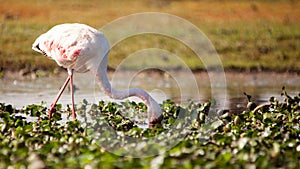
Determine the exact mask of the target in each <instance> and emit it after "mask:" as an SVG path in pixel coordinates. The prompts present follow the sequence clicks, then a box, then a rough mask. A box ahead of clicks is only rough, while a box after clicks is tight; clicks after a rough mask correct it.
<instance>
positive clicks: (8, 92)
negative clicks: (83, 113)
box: [0, 72, 300, 111]
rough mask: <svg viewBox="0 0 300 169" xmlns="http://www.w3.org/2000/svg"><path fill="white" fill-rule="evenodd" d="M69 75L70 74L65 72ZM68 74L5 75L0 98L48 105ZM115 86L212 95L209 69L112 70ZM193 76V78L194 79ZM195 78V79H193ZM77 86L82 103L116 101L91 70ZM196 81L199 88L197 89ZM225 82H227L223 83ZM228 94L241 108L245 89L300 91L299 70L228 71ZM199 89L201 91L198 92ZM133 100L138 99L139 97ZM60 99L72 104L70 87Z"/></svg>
mask: <svg viewBox="0 0 300 169" xmlns="http://www.w3.org/2000/svg"><path fill="white" fill-rule="evenodd" d="M66 76H67V74H66ZM66 76H59V77H42V78H37V79H34V80H33V79H30V78H4V79H1V80H0V102H4V103H7V104H12V105H14V106H15V107H17V108H21V107H23V106H25V105H29V104H39V103H41V101H44V102H46V103H47V105H48V106H49V105H50V104H51V103H52V102H53V100H54V98H55V96H56V95H57V92H58V90H59V88H60V87H61V85H62V84H63V82H64V81H65V78H66ZM109 78H110V79H111V81H112V83H113V86H114V87H115V88H117V89H126V88H128V87H138V88H142V89H144V90H146V91H148V92H150V94H151V95H152V96H153V97H154V98H155V99H156V100H157V101H158V102H159V103H162V101H164V100H166V99H172V100H174V101H176V102H177V103H180V104H184V103H187V102H188V100H190V99H191V100H193V101H195V102H205V101H208V100H209V99H210V98H211V97H212V94H211V89H212V87H211V86H212V84H210V81H211V80H210V79H209V76H208V75H207V74H206V73H195V74H191V73H189V72H169V73H157V72H156V73H153V72H152V73H150V72H142V73H137V72H122V73H118V74H117V75H116V74H113V73H110V74H109ZM191 79H192V80H191ZM193 79H195V80H196V81H193ZM74 83H75V87H76V91H75V102H76V103H79V102H81V101H82V100H83V99H86V100H87V101H88V102H90V103H97V102H98V101H100V100H104V101H116V100H112V99H110V98H109V97H108V96H106V95H104V93H103V92H101V90H100V88H99V87H98V86H97V84H96V82H95V78H94V75H92V74H91V73H85V74H79V73H76V74H75V75H74ZM195 85H196V87H197V89H195ZM223 85H224V84H223ZM226 86H227V88H226V93H227V97H226V98H225V97H224V96H222V95H221V96H220V98H219V100H221V101H225V108H228V109H230V110H232V111H241V110H243V109H244V108H245V106H246V104H247V99H246V97H245V96H244V94H243V93H244V92H246V93H247V94H249V95H251V96H252V98H253V101H255V102H257V103H264V102H268V99H269V98H270V97H271V96H274V97H276V98H278V99H279V100H281V99H282V97H281V96H280V94H281V88H282V86H285V88H286V90H287V92H288V93H289V94H290V95H297V94H298V93H299V92H300V76H299V75H296V74H283V73H281V74H276V73H226ZM198 91H199V94H197V92H198ZM215 91H216V93H215V94H214V95H213V96H214V97H219V96H218V94H219V93H220V94H222V93H224V89H223V88H220V89H218V87H216V88H215ZM130 100H133V101H139V99H137V98H131V99H130ZM59 103H62V104H63V105H66V104H70V103H71V99H70V91H68V90H67V91H65V92H64V94H63V95H62V98H61V99H60V100H59Z"/></svg>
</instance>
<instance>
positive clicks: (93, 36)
mask: <svg viewBox="0 0 300 169" xmlns="http://www.w3.org/2000/svg"><path fill="white" fill-rule="evenodd" d="M32 49H33V50H35V51H37V52H40V53H42V54H44V55H45V56H48V57H49V58H51V59H53V60H55V61H56V63H57V64H58V65H59V66H62V67H64V68H66V69H67V70H68V75H69V76H68V78H67V79H66V81H65V83H64V85H63V86H62V88H61V89H60V91H59V93H58V95H57V97H56V99H55V101H54V102H53V104H51V107H50V110H49V119H51V117H52V113H53V109H54V107H55V105H56V103H57V101H58V100H59V98H60V96H61V94H62V92H63V91H64V89H65V88H66V86H67V84H68V83H69V82H70V90H71V99H72V117H73V120H76V113H75V106H74V91H73V72H74V71H76V72H87V71H92V72H93V73H94V74H96V78H97V81H98V84H99V86H100V88H101V89H102V90H103V91H104V92H105V94H106V95H108V96H109V97H111V98H113V99H125V98H127V97H131V96H136V97H139V98H140V99H141V100H143V101H144V102H145V104H146V106H147V116H148V120H149V124H148V126H149V127H152V126H153V125H154V124H157V123H160V122H161V114H162V113H161V108H160V106H159V104H158V103H157V102H156V101H155V100H154V99H153V98H152V97H151V96H150V95H149V94H148V93H147V92H145V91H144V90H141V89H138V88H131V89H128V90H115V89H113V88H112V87H111V84H110V82H109V80H108V78H107V73H106V70H107V61H108V53H109V51H110V46H109V42H108V40H107V39H106V37H105V36H104V35H103V33H102V32H99V31H98V30H96V29H94V28H92V27H90V26H87V25H85V24H78V23H72V24H60V25H56V26H54V27H53V28H51V29H50V30H49V31H48V32H46V33H44V34H42V35H40V36H39V37H38V38H37V39H36V40H35V42H34V43H33V45H32Z"/></svg>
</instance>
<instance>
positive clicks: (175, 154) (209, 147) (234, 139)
mask: <svg viewBox="0 0 300 169" xmlns="http://www.w3.org/2000/svg"><path fill="white" fill-rule="evenodd" d="M282 97H283V98H284V100H283V101H279V100H278V99H277V98H275V97H270V99H269V103H268V104H265V105H263V106H255V107H253V106H251V107H249V109H248V110H245V111H243V112H240V113H239V112H230V111H229V112H226V111H223V112H221V113H220V112H218V113H219V114H218V113H215V115H216V116H214V117H212V116H209V114H208V112H209V110H210V103H203V104H199V103H194V102H192V101H191V102H189V104H186V105H177V104H176V103H174V102H172V101H171V100H167V101H165V102H163V104H162V105H161V107H162V109H163V121H162V126H157V127H156V128H154V129H148V128H142V127H141V123H143V122H144V121H143V119H145V118H144V117H143V115H144V114H145V113H143V112H145V111H146V110H145V109H146V107H145V105H144V104H142V103H135V102H130V101H126V102H123V103H113V102H103V101H100V102H99V103H98V104H91V103H88V102H87V101H86V100H83V101H82V103H81V104H79V105H77V112H78V114H79V117H81V119H80V118H79V120H77V121H72V120H69V119H68V118H69V117H68V115H69V112H70V109H69V108H67V109H63V108H62V105H57V106H56V107H55V112H54V116H53V119H52V120H51V121H49V120H48V118H47V108H46V106H45V104H44V103H41V104H40V105H28V106H25V107H23V108H22V109H16V108H14V107H13V106H12V105H7V104H5V103H0V118H1V119H0V130H1V134H0V149H1V151H0V168H7V167H9V166H11V167H15V168H21V167H28V168H85V167H91V168H175V167H176V168H177V167H180V168H195V167H198V168H225V167H226V168H255V167H256V168H299V166H300V162H299V161H300V94H299V95H297V96H290V95H288V94H287V92H286V91H285V90H283V92H282ZM249 101H250V99H249ZM139 111H140V112H139ZM180 113H184V114H185V116H184V117H183V118H182V120H183V122H184V121H188V122H189V123H190V124H191V125H190V128H188V132H187V133H186V135H185V137H184V138H183V139H182V140H181V141H180V143H179V144H177V145H175V146H174V147H172V148H171V149H170V150H168V151H165V152H164V151H162V152H158V154H157V155H156V156H150V157H144V158H131V157H128V156H126V155H123V156H118V155H116V154H114V153H111V152H110V151H109V148H111V147H113V146H115V145H117V143H116V142H113V141H112V140H110V139H111V137H110V135H111V134H112V133H111V132H108V131H107V130H106V129H107V126H109V127H110V128H113V130H114V131H115V133H118V137H119V138H122V137H126V136H127V137H132V138H138V139H140V140H143V139H145V138H151V137H154V136H157V135H159V134H160V133H162V132H166V133H168V132H169V130H171V129H172V126H173V127H174V125H177V124H178V125H179V124H180V123H176V120H178V119H180V117H179V116H180ZM212 113H214V112H212ZM217 114H218V115H217ZM214 118H218V119H220V121H221V123H219V125H218V127H217V128H215V129H214V130H213V131H212V132H210V133H209V135H207V134H206V135H205V134H204V133H205V131H206V130H207V128H209V125H207V124H209V123H208V122H209V121H210V120H213V119H214ZM95 131H97V132H95ZM97 135H98V136H99V139H97ZM91 136H93V137H91ZM105 136H106V137H105ZM170 137H171V136H170ZM99 142H101V143H99ZM105 142H109V143H110V144H109V145H108V144H105V146H101V145H103V143H105ZM121 144H124V146H126V139H124V143H121ZM139 146H140V145H133V146H130V150H131V151H136V152H138V148H139ZM147 146H148V145H147V144H144V147H143V149H148V148H149V147H147ZM157 146H158V148H160V147H164V146H165V142H164V141H160V142H157ZM120 153H122V152H119V154H120Z"/></svg>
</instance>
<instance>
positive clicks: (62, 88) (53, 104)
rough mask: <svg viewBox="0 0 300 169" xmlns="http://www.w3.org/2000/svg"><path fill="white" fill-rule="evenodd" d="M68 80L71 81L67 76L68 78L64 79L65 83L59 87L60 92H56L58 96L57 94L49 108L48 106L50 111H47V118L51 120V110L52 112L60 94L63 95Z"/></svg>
mask: <svg viewBox="0 0 300 169" xmlns="http://www.w3.org/2000/svg"><path fill="white" fill-rule="evenodd" d="M70 79H71V75H69V76H68V78H67V79H66V81H65V83H64V85H63V86H62V87H61V89H60V91H59V92H58V94H57V96H56V98H55V100H54V102H53V103H52V104H51V106H50V110H49V116H48V117H49V119H51V117H52V113H53V110H54V107H55V105H56V103H57V101H58V100H59V98H60V96H61V94H62V93H63V91H64V90H65V88H66V86H67V85H68V83H69V81H70Z"/></svg>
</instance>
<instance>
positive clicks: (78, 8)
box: [0, 0, 300, 76]
mask: <svg viewBox="0 0 300 169" xmlns="http://www.w3.org/2000/svg"><path fill="white" fill-rule="evenodd" d="M0 3H1V6H0V19H1V20H0V36H1V38H0V58H1V59H0V72H2V73H0V76H3V75H4V72H5V71H8V70H9V71H21V72H20V74H26V73H28V72H37V71H38V70H46V71H52V73H56V72H57V71H58V70H59V68H58V67H57V65H56V64H55V63H54V62H53V61H51V60H49V59H45V58H42V57H41V56H40V54H38V53H36V52H34V51H32V50H31V44H32V43H33V41H34V40H35V38H36V37H37V36H38V35H40V34H41V33H44V32H45V31H47V30H48V29H50V28H51V27H52V26H54V25H56V24H60V23H66V22H69V23H71V22H80V23H85V24H88V25H91V26H92V27H95V28H101V27H102V26H104V25H105V24H107V23H109V22H111V21H113V20H115V19H117V18H119V17H122V16H126V15H129V14H134V13H137V12H165V13H170V14H173V15H177V16H179V17H182V18H183V19H186V20H188V21H189V22H191V23H192V24H194V25H196V26H197V27H198V28H199V29H200V30H201V31H203V32H204V33H205V34H206V35H207V36H208V38H209V39H210V40H211V42H212V43H213V45H214V46H215V48H216V50H217V52H218V54H219V56H220V57H221V60H222V62H223V65H224V67H225V69H226V70H237V71H241V70H245V71H251V70H255V71H263V70H271V71H276V72H287V71H288V72H299V70H300V62H299V60H300V2H299V1H296V0H277V1H276V0H275V1H263V0H254V1H246V0H242V1H239V0H213V1H208V0H207V1H206V0H114V1H105V0H84V1H83V0H72V1H68V0H45V1H39V0H27V1H20V0H0ZM149 47H157V48H162V49H166V50H168V51H170V52H172V53H176V54H177V55H178V56H180V57H181V58H182V59H183V60H184V61H185V62H186V63H187V64H188V66H189V67H190V68H192V69H193V70H201V69H203V65H202V63H201V62H199V60H197V61H195V59H197V57H196V56H195V55H194V54H193V52H192V51H189V50H188V48H186V47H185V46H184V45H182V44H180V42H177V41H174V40H172V41H170V40H169V39H168V38H167V37H159V36H142V37H139V36H135V37H131V38H129V39H126V40H125V41H123V42H121V43H120V44H118V45H117V46H115V47H114V48H113V49H112V51H111V54H110V56H109V66H110V67H111V68H115V67H116V66H117V65H118V64H119V63H120V62H121V61H122V60H123V59H124V58H125V57H126V56H128V54H130V53H133V52H134V51H136V50H139V49H143V48H149ZM166 66H169V67H170V68H172V65H166ZM132 68H134V67H132Z"/></svg>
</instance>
